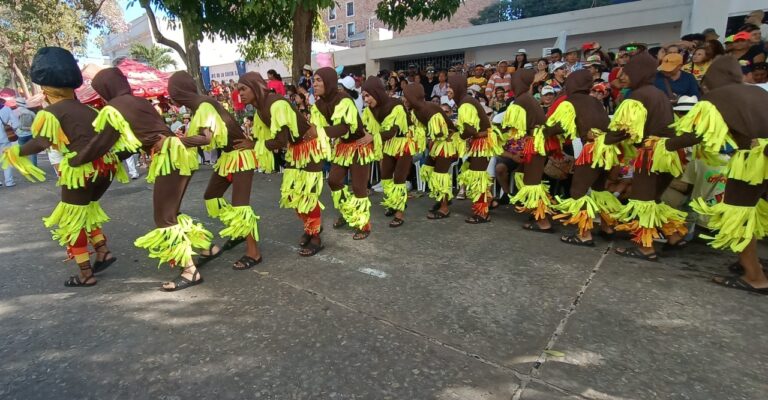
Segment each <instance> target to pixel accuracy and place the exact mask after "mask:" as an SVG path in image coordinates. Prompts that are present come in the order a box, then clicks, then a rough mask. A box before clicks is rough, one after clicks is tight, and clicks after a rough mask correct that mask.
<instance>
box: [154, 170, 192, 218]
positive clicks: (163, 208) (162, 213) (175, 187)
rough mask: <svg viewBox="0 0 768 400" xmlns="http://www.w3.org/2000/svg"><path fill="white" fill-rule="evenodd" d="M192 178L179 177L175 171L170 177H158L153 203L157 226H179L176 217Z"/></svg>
mask: <svg viewBox="0 0 768 400" xmlns="http://www.w3.org/2000/svg"><path fill="white" fill-rule="evenodd" d="M190 178H191V176H182V175H179V171H177V170H174V171H173V172H171V173H170V174H168V175H164V176H158V177H157V179H155V186H154V192H153V193H152V203H153V206H154V212H155V226H157V227H158V228H168V227H170V226H174V225H177V224H178V221H177V220H176V216H177V215H178V214H179V209H180V208H181V199H182V198H184V192H186V191H187V186H188V185H189V180H190Z"/></svg>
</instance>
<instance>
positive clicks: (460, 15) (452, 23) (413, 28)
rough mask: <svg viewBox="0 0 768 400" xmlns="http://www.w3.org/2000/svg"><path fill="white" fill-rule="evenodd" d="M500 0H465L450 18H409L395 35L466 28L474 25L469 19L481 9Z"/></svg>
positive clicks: (402, 35) (411, 34) (475, 15)
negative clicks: (401, 29)
mask: <svg viewBox="0 0 768 400" xmlns="http://www.w3.org/2000/svg"><path fill="white" fill-rule="evenodd" d="M498 1H499V0H468V1H465V2H464V3H463V4H462V5H461V6H460V7H459V9H458V10H456V14H454V15H453V17H451V19H450V20H447V19H446V20H442V21H437V22H430V21H414V20H409V21H408V25H407V26H406V27H405V29H403V31H402V32H399V33H395V37H404V36H414V35H422V34H425V33H429V32H437V31H444V30H447V29H456V28H465V27H468V26H473V25H472V23H471V22H469V20H470V19H471V18H475V17H477V15H478V13H480V10H482V9H483V8H485V7H487V6H489V5H491V4H493V3H496V2H498Z"/></svg>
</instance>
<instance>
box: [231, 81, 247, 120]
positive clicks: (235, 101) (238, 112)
mask: <svg viewBox="0 0 768 400" xmlns="http://www.w3.org/2000/svg"><path fill="white" fill-rule="evenodd" d="M232 110H233V111H234V112H235V116H236V117H237V118H238V119H240V118H242V117H243V113H244V112H245V104H244V103H243V100H242V99H241V98H240V91H239V90H238V89H237V86H235V89H234V90H232Z"/></svg>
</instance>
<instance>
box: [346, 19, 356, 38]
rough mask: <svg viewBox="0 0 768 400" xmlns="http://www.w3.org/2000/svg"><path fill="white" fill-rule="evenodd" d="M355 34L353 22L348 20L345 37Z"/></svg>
mask: <svg viewBox="0 0 768 400" xmlns="http://www.w3.org/2000/svg"><path fill="white" fill-rule="evenodd" d="M354 34H355V23H354V22H350V23H348V24H347V37H350V36H352V35H354Z"/></svg>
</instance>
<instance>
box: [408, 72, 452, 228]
mask: <svg viewBox="0 0 768 400" xmlns="http://www.w3.org/2000/svg"><path fill="white" fill-rule="evenodd" d="M403 103H404V104H405V106H406V108H408V109H409V111H410V116H411V126H412V129H413V130H414V132H415V133H414V135H415V136H416V137H426V138H429V141H430V144H429V157H428V158H427V161H426V163H425V165H423V166H422V167H421V179H422V180H423V181H424V182H426V184H427V185H429V196H430V197H431V198H433V199H434V200H435V205H434V206H432V210H430V211H429V213H428V214H427V218H428V219H443V218H448V216H449V215H451V211H450V210H449V209H448V205H449V204H450V201H451V199H452V198H453V182H452V177H451V173H450V169H451V164H453V163H454V162H455V161H456V159H457V158H458V157H459V155H460V154H463V153H464V141H463V140H461V139H460V138H459V137H458V135H456V133H455V132H456V127H455V126H454V125H453V122H452V121H451V120H450V119H449V118H448V117H447V116H446V115H445V112H444V111H443V109H442V108H441V107H440V106H439V105H437V104H435V103H432V102H427V101H426V100H425V99H424V87H423V86H421V85H406V86H405V88H404V89H403Z"/></svg>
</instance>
